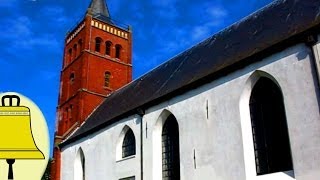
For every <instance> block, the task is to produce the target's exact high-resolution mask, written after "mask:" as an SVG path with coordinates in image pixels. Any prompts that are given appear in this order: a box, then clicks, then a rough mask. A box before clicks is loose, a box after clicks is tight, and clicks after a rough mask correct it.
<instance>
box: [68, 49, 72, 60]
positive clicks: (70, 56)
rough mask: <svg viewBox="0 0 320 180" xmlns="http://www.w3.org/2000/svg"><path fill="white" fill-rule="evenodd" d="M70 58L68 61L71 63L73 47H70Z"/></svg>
mask: <svg viewBox="0 0 320 180" xmlns="http://www.w3.org/2000/svg"><path fill="white" fill-rule="evenodd" d="M68 60H69V62H68V63H70V62H71V60H72V49H69V57H68Z"/></svg>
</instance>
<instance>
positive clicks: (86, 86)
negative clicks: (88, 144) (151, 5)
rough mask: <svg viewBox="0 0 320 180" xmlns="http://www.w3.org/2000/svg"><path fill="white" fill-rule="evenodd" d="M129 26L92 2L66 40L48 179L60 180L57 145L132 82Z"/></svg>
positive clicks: (100, 3)
mask: <svg viewBox="0 0 320 180" xmlns="http://www.w3.org/2000/svg"><path fill="white" fill-rule="evenodd" d="M131 49H132V40H131V30H130V28H129V27H128V26H124V25H122V24H119V23H117V22H116V21H114V20H113V19H111V17H110V13H109V10H108V7H107V5H106V2H105V0H92V1H91V3H90V5H89V7H88V9H87V12H86V14H85V16H84V18H83V20H82V21H81V22H80V23H78V24H77V25H76V26H75V28H74V29H72V30H71V31H69V32H68V33H67V35H66V38H65V48H64V57H63V64H62V70H61V77H60V92H59V98H58V107H57V120H56V121H57V122H56V132H55V147H54V152H53V163H52V166H51V169H52V170H51V177H52V179H53V180H60V176H61V175H60V168H61V162H60V150H59V148H58V145H59V144H60V143H61V142H62V141H63V140H64V139H66V138H67V137H68V136H69V135H70V133H72V132H73V131H74V130H75V129H76V128H77V127H79V126H80V125H81V124H82V123H83V122H84V121H85V120H86V119H87V117H88V116H89V115H90V114H91V113H92V111H93V110H94V109H95V108H97V106H98V105H99V104H101V103H102V101H103V100H104V99H105V97H106V96H108V94H110V93H112V92H113V91H115V90H117V89H119V88H121V87H122V86H124V85H126V84H127V83H129V82H131V80H132V63H131V57H132V52H131Z"/></svg>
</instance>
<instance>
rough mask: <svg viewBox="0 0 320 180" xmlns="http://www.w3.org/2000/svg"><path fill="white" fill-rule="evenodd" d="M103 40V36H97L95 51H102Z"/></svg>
mask: <svg viewBox="0 0 320 180" xmlns="http://www.w3.org/2000/svg"><path fill="white" fill-rule="evenodd" d="M101 42H102V40H101V38H98V37H97V38H96V46H95V51H96V52H100V46H101Z"/></svg>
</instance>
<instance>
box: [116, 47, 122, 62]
mask: <svg viewBox="0 0 320 180" xmlns="http://www.w3.org/2000/svg"><path fill="white" fill-rule="evenodd" d="M121 49H122V47H121V45H119V44H117V45H116V58H118V59H120V58H121Z"/></svg>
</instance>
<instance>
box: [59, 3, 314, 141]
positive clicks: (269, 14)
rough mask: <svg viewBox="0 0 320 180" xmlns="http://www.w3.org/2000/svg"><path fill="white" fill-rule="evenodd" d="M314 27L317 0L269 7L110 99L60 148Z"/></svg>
mask: <svg viewBox="0 0 320 180" xmlns="http://www.w3.org/2000/svg"><path fill="white" fill-rule="evenodd" d="M319 23H320V1H319V0H279V1H275V2H273V3H271V4H270V5H268V6H266V7H265V8H263V9H261V10H260V11H258V12H256V13H254V14H251V15H250V16H248V17H246V18H244V19H243V20H241V21H240V22H238V23H235V24H233V25H232V26H230V27H228V28H226V29H224V30H223V31H221V32H219V33H217V34H215V35H213V36H212V37H210V38H208V39H206V40H205V41H203V42H202V43H200V44H198V45H196V46H194V47H192V48H191V49H189V50H187V51H185V52H183V53H181V54H179V55H177V56H176V57H174V58H172V59H170V60H169V61H167V62H166V63H164V64H162V65H160V66H159V67H157V68H156V69H154V70H152V71H151V72H149V73H147V74H145V75H144V76H142V77H140V78H138V79H136V80H135V81H133V82H131V83H130V84H128V85H127V86H125V87H123V88H121V89H120V90H118V91H116V92H114V93H112V94H111V95H110V96H109V97H107V98H106V99H105V101H104V102H103V103H102V104H101V105H100V106H99V107H98V108H97V109H96V110H95V112H94V113H93V114H92V115H91V116H90V117H89V118H88V119H87V121H86V122H85V123H84V124H83V125H82V126H81V127H80V128H79V129H78V130H77V131H76V132H75V133H74V134H73V135H72V136H71V137H69V138H68V139H67V140H66V141H65V142H63V143H62V144H61V145H60V146H61V147H63V146H65V145H67V144H69V143H71V142H74V141H76V140H78V139H81V138H82V137H85V136H87V135H89V134H91V133H93V132H95V131H98V130H100V129H102V128H104V127H106V126H108V125H110V124H112V123H114V122H116V121H118V120H120V118H122V117H125V116H128V115H131V114H133V113H136V110H137V109H138V108H142V109H143V108H146V107H148V106H151V105H154V104H157V103H159V102H162V101H163V100H165V99H167V98H170V97H173V96H175V95H177V94H180V93H184V92H186V91H187V90H190V89H192V88H195V87H197V86H199V85H201V84H204V83H208V82H210V81H212V80H214V79H216V78H218V77H221V76H223V75H225V74H226V73H228V72H231V71H234V70H236V69H238V68H241V67H243V66H245V65H247V64H249V63H251V62H254V61H257V60H261V56H267V55H270V54H271V53H274V52H275V51H280V50H281V47H282V48H285V47H287V46H288V45H293V44H295V43H297V40H300V39H301V40H302V39H305V37H306V35H307V34H306V32H308V33H310V34H312V33H314V32H313V31H311V30H313V29H316V28H319ZM299 42H303V41H299ZM263 54H265V55H263ZM259 55H261V56H259Z"/></svg>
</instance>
